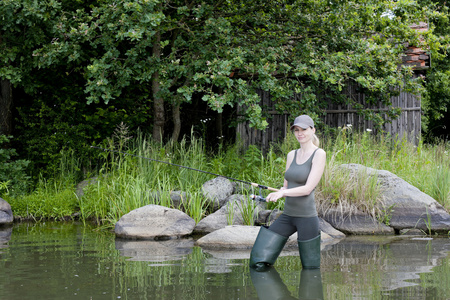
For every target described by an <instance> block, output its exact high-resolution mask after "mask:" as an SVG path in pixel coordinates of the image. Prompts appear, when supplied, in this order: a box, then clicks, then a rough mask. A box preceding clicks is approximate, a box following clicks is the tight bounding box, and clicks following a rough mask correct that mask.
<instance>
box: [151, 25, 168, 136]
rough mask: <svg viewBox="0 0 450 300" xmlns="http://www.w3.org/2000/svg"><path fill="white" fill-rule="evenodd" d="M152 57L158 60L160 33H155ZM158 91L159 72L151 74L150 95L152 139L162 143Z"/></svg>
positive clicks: (163, 121)
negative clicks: (151, 101)
mask: <svg viewBox="0 0 450 300" xmlns="http://www.w3.org/2000/svg"><path fill="white" fill-rule="evenodd" d="M153 56H155V57H156V58H158V59H159V57H160V56H161V33H160V32H159V31H158V32H157V33H156V40H155V44H154V45H153ZM159 91H160V83H159V71H156V72H155V73H154V74H153V78H152V94H153V139H154V140H155V141H157V142H160V143H162V141H163V136H164V123H165V119H164V118H165V117H164V113H165V112H164V100H163V99H162V98H161V97H160V96H159V95H158V93H159Z"/></svg>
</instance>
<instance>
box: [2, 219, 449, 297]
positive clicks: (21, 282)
mask: <svg viewBox="0 0 450 300" xmlns="http://www.w3.org/2000/svg"><path fill="white" fill-rule="evenodd" d="M288 254H289V253H288ZM248 257H249V251H243V252H241V251H231V252H218V251H215V252H214V251H206V250H203V249H201V248H199V247H195V246H194V241H193V240H192V239H183V240H175V241H173V240H172V241H160V242H156V241H125V240H117V239H116V238H115V236H114V233H112V232H105V231H100V230H97V229H96V228H95V227H93V226H91V225H89V224H84V225H83V224H82V223H76V222H69V223H59V222H58V223H52V222H50V223H47V222H46V223H33V224H31V223H20V224H14V226H13V227H9V228H4V227H3V228H2V227H0V299H1V300H15V299H21V300H23V299H215V300H219V299H227V300H229V299H271V300H272V299H450V239H449V238H448V237H441V238H436V237H434V238H432V239H431V238H417V237H370V236H364V237H361V236H359V237H347V238H345V239H343V240H341V241H340V242H339V243H336V244H334V245H329V246H327V247H325V248H324V249H323V250H322V267H321V269H320V270H319V271H318V270H303V271H302V270H301V265H300V261H299V258H298V255H297V256H292V255H287V256H282V257H280V258H279V259H278V260H277V262H276V266H275V267H274V268H272V269H271V270H270V271H269V272H264V273H257V272H253V271H251V270H249V268H248V266H247V265H248Z"/></svg>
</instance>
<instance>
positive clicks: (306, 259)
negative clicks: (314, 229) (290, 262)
mask: <svg viewBox="0 0 450 300" xmlns="http://www.w3.org/2000/svg"><path fill="white" fill-rule="evenodd" d="M298 252H299V253H300V260H301V261H302V266H303V268H304V269H318V268H320V233H319V235H318V236H317V237H315V238H313V239H310V240H306V241H298Z"/></svg>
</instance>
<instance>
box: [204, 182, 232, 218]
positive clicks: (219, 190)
mask: <svg viewBox="0 0 450 300" xmlns="http://www.w3.org/2000/svg"><path fill="white" fill-rule="evenodd" d="M202 188H203V196H204V197H205V198H206V199H207V200H209V201H210V203H211V204H212V207H213V209H214V210H218V209H219V208H221V207H222V206H223V205H224V204H225V203H226V200H227V198H228V197H229V196H231V195H232V194H233V191H234V186H233V184H232V183H231V181H230V180H228V179H226V178H224V177H216V178H214V179H211V180H209V181H207V182H205V183H204V184H203V187H202Z"/></svg>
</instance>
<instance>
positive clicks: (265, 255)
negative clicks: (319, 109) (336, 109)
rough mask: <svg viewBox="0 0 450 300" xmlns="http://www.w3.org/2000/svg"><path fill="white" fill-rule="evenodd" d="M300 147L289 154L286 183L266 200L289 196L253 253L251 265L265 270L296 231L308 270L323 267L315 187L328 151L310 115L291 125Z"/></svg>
mask: <svg viewBox="0 0 450 300" xmlns="http://www.w3.org/2000/svg"><path fill="white" fill-rule="evenodd" d="M291 129H292V130H293V131H294V134H295V137H296V138H297V140H298V142H299V143H300V149H297V150H293V151H291V152H289V154H288V155H287V161H286V172H285V175H284V178H285V180H284V185H283V187H282V188H281V189H280V190H279V191H278V192H274V193H271V194H269V195H268V196H267V198H266V201H274V202H275V201H277V200H278V199H280V198H284V197H285V198H286V202H285V206H284V212H283V214H282V215H281V216H280V217H278V219H276V220H275V222H274V223H273V224H272V225H271V226H270V227H269V228H266V227H261V229H260V231H259V234H258V237H257V238H256V241H255V244H254V245H253V249H252V252H251V255H250V266H251V267H253V268H255V269H257V270H264V269H265V268H266V267H267V266H268V265H273V264H274V263H275V260H276V259H277V258H278V255H279V254H280V253H281V250H282V249H283V247H284V245H285V244H286V242H287V240H288V238H289V236H291V235H292V234H293V233H295V232H297V236H298V248H299V253H300V259H301V262H302V266H303V268H305V269H308V268H319V267H320V230H319V218H318V216H317V210H316V205H315V200H314V189H315V188H316V186H317V184H318V183H319V181H320V179H321V177H322V174H323V171H324V168H325V162H326V153H325V151H324V150H323V149H320V148H319V140H318V138H317V136H316V135H315V131H316V129H315V128H314V122H313V120H312V119H311V117H309V116H307V115H301V116H299V117H297V118H295V121H294V124H293V125H292V126H291Z"/></svg>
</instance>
